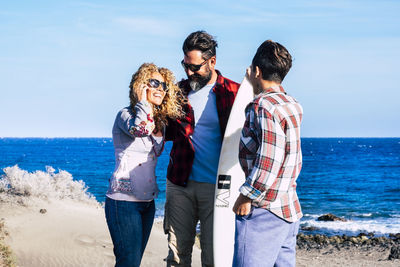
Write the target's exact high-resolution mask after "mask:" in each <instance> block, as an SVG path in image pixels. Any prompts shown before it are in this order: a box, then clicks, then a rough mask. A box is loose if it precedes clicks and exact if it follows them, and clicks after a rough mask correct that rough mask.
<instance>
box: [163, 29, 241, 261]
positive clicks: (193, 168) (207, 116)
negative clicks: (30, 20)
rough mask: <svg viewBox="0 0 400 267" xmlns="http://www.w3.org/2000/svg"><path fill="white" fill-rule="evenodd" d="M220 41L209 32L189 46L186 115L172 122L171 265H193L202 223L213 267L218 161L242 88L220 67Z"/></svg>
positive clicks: (204, 255) (167, 222)
mask: <svg viewBox="0 0 400 267" xmlns="http://www.w3.org/2000/svg"><path fill="white" fill-rule="evenodd" d="M216 47H217V42H216V41H215V40H214V38H213V37H212V36H211V35H209V34H208V33H206V32H204V31H198V32H194V33H191V34H190V35H189V36H188V37H187V38H186V40H185V42H184V44H183V52H184V59H183V60H182V62H181V64H182V66H183V68H184V69H185V72H186V74H187V76H188V79H187V80H184V81H182V82H180V84H179V86H180V87H181V88H182V91H183V94H184V97H185V100H187V103H186V104H185V105H184V107H183V108H184V111H185V114H186V115H185V117H184V118H180V119H177V120H174V121H172V120H170V121H169V122H168V126H167V129H166V133H165V135H166V136H165V138H166V140H167V141H170V140H171V141H173V146H172V149H171V154H170V162H169V165H168V172H167V178H168V180H167V192H166V202H165V214H164V231H165V233H166V234H168V247H169V253H168V257H167V258H166V261H167V266H191V258H192V248H193V245H194V241H195V235H196V225H197V223H198V221H200V228H201V229H200V231H201V237H200V244H201V262H202V266H213V265H214V264H213V210H214V192H215V182H216V177H217V170H218V161H219V155H220V150H221V145H222V139H223V136H224V133H225V128H226V124H227V122H228V118H229V114H230V111H231V108H232V105H233V101H234V100H235V96H236V93H237V91H238V89H239V84H237V83H235V82H233V81H231V80H229V79H227V78H225V77H223V76H222V75H221V73H220V72H219V71H217V70H216V69H215V64H216V51H215V50H216Z"/></svg>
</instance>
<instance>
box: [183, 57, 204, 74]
mask: <svg viewBox="0 0 400 267" xmlns="http://www.w3.org/2000/svg"><path fill="white" fill-rule="evenodd" d="M207 60H208V59H206V60H204V61H203V63H201V64H199V65H195V64H187V63H185V62H184V61H183V59H182V61H181V64H182V67H183V68H184V69H185V70H187V69H189V70H191V71H193V72H195V71H199V70H200V69H201V67H202V66H203V65H204V64H206V62H207Z"/></svg>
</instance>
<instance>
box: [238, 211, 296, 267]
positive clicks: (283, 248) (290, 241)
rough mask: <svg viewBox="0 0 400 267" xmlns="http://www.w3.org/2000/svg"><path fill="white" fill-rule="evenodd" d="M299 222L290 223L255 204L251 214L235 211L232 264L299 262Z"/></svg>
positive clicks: (285, 265)
mask: <svg viewBox="0 0 400 267" xmlns="http://www.w3.org/2000/svg"><path fill="white" fill-rule="evenodd" d="M299 224H300V222H299V221H297V222H294V223H289V222H287V221H285V220H283V219H281V218H279V217H278V216H276V215H275V214H273V213H271V212H270V211H268V210H266V209H262V208H255V207H252V210H251V212H250V213H249V214H248V215H246V216H238V215H236V230H235V252H234V256H233V266H234V267H261V266H262V267H269V266H271V267H272V266H276V267H291V266H293V267H294V266H296V236H297V233H298V231H299Z"/></svg>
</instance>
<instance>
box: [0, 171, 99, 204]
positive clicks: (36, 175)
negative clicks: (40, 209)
mask: <svg viewBox="0 0 400 267" xmlns="http://www.w3.org/2000/svg"><path fill="white" fill-rule="evenodd" d="M3 172H4V174H3V175H1V176H0V201H2V202H13V203H16V202H17V203H20V204H23V205H29V204H30V203H32V202H35V200H46V201H50V202H51V201H55V200H74V201H77V202H81V203H86V204H90V205H100V203H99V202H97V200H96V199H95V197H94V196H93V195H92V194H91V193H89V192H87V190H88V187H86V185H85V183H84V182H83V181H82V180H79V181H75V180H73V177H72V175H71V174H70V173H69V172H67V171H64V170H58V171H55V169H54V168H53V167H51V166H46V171H40V170H37V171H34V172H28V171H26V170H23V169H20V168H19V167H18V165H14V166H12V167H7V168H4V169H3Z"/></svg>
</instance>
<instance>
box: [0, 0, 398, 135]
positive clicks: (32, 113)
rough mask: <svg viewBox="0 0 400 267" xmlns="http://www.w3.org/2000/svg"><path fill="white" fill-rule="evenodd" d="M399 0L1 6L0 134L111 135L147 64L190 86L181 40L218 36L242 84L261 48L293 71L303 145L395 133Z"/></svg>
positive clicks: (221, 65) (220, 58)
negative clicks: (269, 46) (270, 49)
mask: <svg viewBox="0 0 400 267" xmlns="http://www.w3.org/2000/svg"><path fill="white" fill-rule="evenodd" d="M398 14H400V2H399V1H385V0H384V1H290V2H286V3H279V4H278V2H276V1H151V0H149V1H73V0H72V1H2V2H1V3H0V34H1V38H0V92H1V97H0V124H1V127H0V137H70V136H71V137H95V136H106V137H108V136H111V128H112V124H113V121H114V118H115V115H116V113H117V112H118V110H119V109H120V108H122V107H124V106H127V105H128V103H129V100H128V85H129V82H130V78H131V75H132V73H134V72H135V71H136V70H137V68H138V67H139V66H140V65H141V64H142V63H143V62H154V63H156V64H157V65H159V66H164V67H168V68H169V69H171V70H172V71H173V72H174V73H175V75H176V77H177V79H178V80H180V79H181V78H184V77H185V74H184V72H183V69H182V67H181V66H180V61H181V59H182V58H183V55H182V51H181V46H182V42H183V40H184V39H185V37H186V36H187V35H188V34H189V33H191V32H193V31H196V30H200V29H202V30H206V31H208V32H209V33H210V34H212V35H214V36H216V38H217V41H218V42H219V48H218V49H217V69H219V70H220V71H221V72H222V73H223V74H224V75H225V76H227V77H229V78H231V79H233V80H235V81H237V82H240V81H241V80H242V78H243V75H244V73H245V69H246V67H247V66H248V65H249V64H250V62H251V59H252V57H253V55H254V53H255V51H256V49H257V47H258V46H259V45H260V44H261V42H263V41H264V40H267V39H272V40H274V41H278V42H280V43H281V44H283V45H284V46H286V47H287V48H288V50H289V51H290V52H291V54H292V56H293V58H294V62H293V67H292V69H291V71H290V72H289V74H288V76H287V78H286V79H285V81H284V82H283V86H284V87H285V88H286V90H287V91H288V93H289V94H291V95H293V96H294V97H296V98H297V99H298V100H299V101H300V102H301V103H302V105H303V108H304V112H305V114H304V120H303V128H302V136H304V137H336V136H343V137H352V136H360V137H369V136H372V137H387V136H396V137H399V136H400V116H399V114H400V104H399V98H400V90H399V89H400V88H399V87H400V85H399V84H400V73H399V70H398V69H399V67H398V64H399V62H400V51H399V49H400V27H399V25H400V18H399V16H398Z"/></svg>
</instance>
